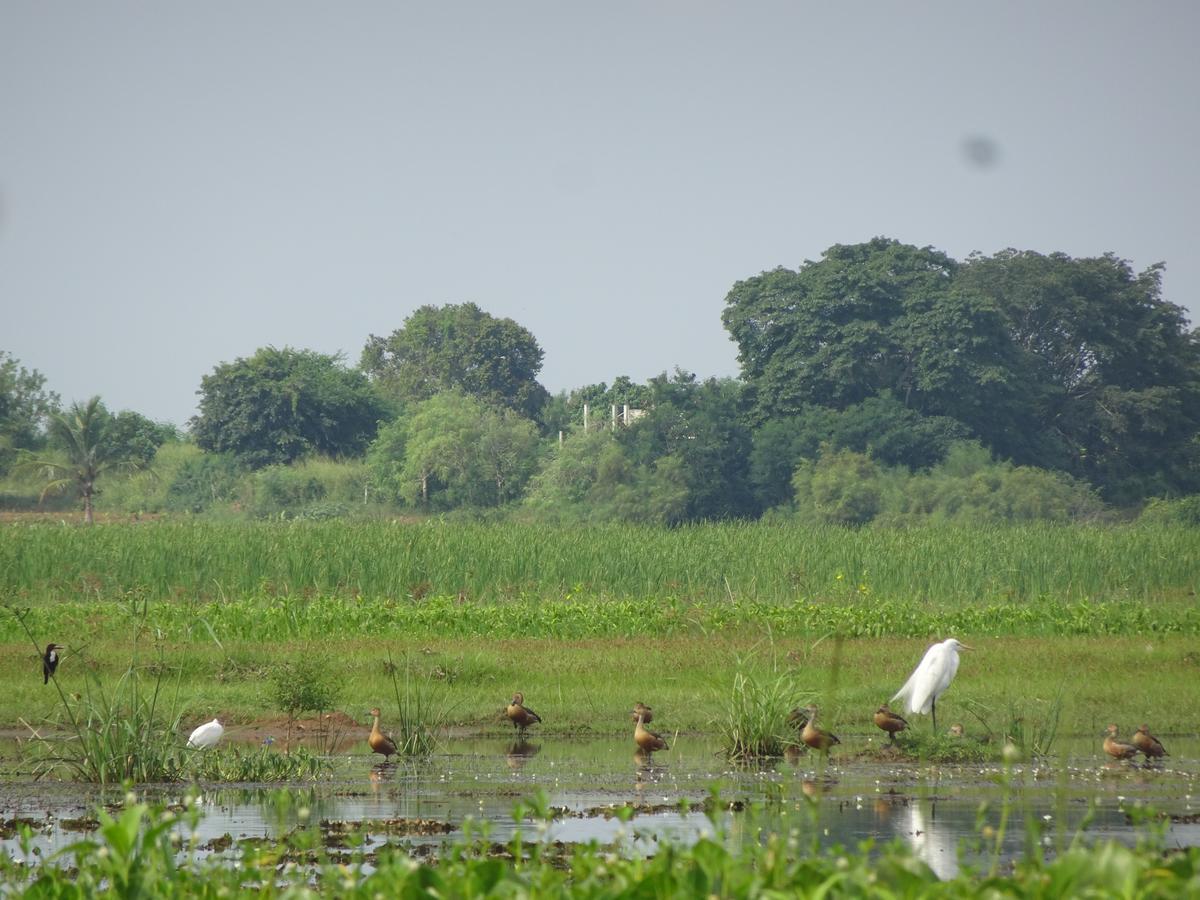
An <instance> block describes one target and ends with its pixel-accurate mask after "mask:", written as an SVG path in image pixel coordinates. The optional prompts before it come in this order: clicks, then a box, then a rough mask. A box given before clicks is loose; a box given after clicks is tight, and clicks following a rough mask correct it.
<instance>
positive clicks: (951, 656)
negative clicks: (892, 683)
mask: <svg viewBox="0 0 1200 900" xmlns="http://www.w3.org/2000/svg"><path fill="white" fill-rule="evenodd" d="M971 649H973V648H972V647H968V646H967V645H966V644H964V643H962V642H960V641H957V640H955V639H954V638H949V639H948V640H945V641H942V642H941V643H940V644H934V645H933V646H932V647H930V648H929V649H928V650H926V651H925V656H924V657H923V658H922V659H921V662H920V663H919V664H918V665H917V668H916V669H914V670H913V673H912V675H910V676H909V677H908V681H906V682H904V687H902V688H900V690H898V691H896V696H894V697H893V698H892V702H893V703H895V702H896V701H897V700H901V699H903V700H904V701H905V703H906V704H907V706H906V708H907V709H908V711H909V712H910V713H920V714H921V715H925V714H926V713H930V712H932V713H933V727H934V730H937V698H938V697H940V696H942V694H943V693H945V691H946V688H948V687H950V682H951V681H953V680H954V673H955V672H957V671H958V651H959V650H971Z"/></svg>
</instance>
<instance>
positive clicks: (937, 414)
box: [723, 238, 1200, 502]
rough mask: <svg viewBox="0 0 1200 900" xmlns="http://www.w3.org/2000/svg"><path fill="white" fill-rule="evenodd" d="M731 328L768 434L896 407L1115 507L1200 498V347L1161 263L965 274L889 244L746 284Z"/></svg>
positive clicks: (829, 256)
mask: <svg viewBox="0 0 1200 900" xmlns="http://www.w3.org/2000/svg"><path fill="white" fill-rule="evenodd" d="M723 318H724V321H725V324H726V327H727V328H728V329H729V331H730V333H731V334H732V335H733V337H734V339H735V340H736V341H737V343H738V347H739V358H740V360H741V363H742V369H743V374H744V378H745V380H746V382H747V386H748V388H749V390H750V391H751V392H752V396H753V404H752V406H751V414H752V420H753V422H754V424H755V425H756V426H762V425H764V424H766V423H768V422H772V421H779V420H792V421H800V420H802V419H807V420H809V421H810V422H816V421H817V420H819V419H820V418H821V417H822V416H823V415H826V413H824V412H823V411H830V410H831V411H834V412H837V413H848V412H849V411H851V410H853V409H855V408H856V407H858V408H862V407H861V405H862V404H864V403H865V402H866V401H868V400H870V399H873V398H891V399H892V400H894V401H896V402H899V403H900V404H901V405H902V406H903V408H904V409H906V410H911V411H913V412H915V413H917V414H919V415H920V416H921V417H923V418H924V419H933V420H935V421H936V422H942V421H944V420H953V421H955V422H958V423H962V425H963V426H965V427H966V428H967V429H968V430H969V434H970V435H971V436H974V437H976V438H978V439H979V440H981V441H982V442H983V443H984V445H985V446H987V447H988V448H989V449H990V450H991V451H992V452H994V453H996V454H997V455H998V456H999V457H1001V458H1002V459H1011V460H1013V461H1014V462H1016V463H1018V464H1021V465H1033V466H1038V467H1042V468H1051V469H1060V470H1063V471H1066V472H1068V473H1070V474H1072V475H1074V476H1077V477H1081V478H1085V479H1086V480H1088V481H1089V482H1090V483H1091V484H1093V485H1096V486H1098V487H1100V488H1101V489H1103V490H1104V492H1105V496H1106V497H1108V498H1109V499H1110V500H1116V501H1118V502H1129V501H1135V500H1138V499H1140V498H1142V497H1145V496H1148V495H1152V494H1161V493H1180V492H1189V491H1195V490H1197V489H1200V463H1198V460H1197V451H1198V450H1200V441H1198V440H1197V435H1198V433H1200V341H1198V339H1197V335H1196V333H1195V332H1190V331H1189V330H1188V328H1187V321H1186V319H1185V318H1184V315H1183V311H1182V309H1180V308H1179V307H1177V306H1174V305H1172V304H1170V303H1166V302H1164V301H1163V300H1162V298H1161V267H1157V266H1155V267H1152V268H1151V269H1148V270H1147V271H1145V272H1143V273H1141V274H1137V275H1135V274H1134V273H1133V271H1132V270H1131V269H1130V267H1129V266H1128V264H1127V263H1125V262H1124V261H1122V260H1120V259H1117V258H1116V257H1114V256H1112V255H1106V256H1103V257H1097V258H1092V259H1072V258H1070V257H1068V256H1066V255H1064V254H1051V255H1050V256H1043V255H1041V254H1037V253H1029V252H1018V251H1015V250H1009V251H1005V252H1003V253H1000V254H997V255H996V256H994V257H983V256H976V257H973V258H972V259H971V260H969V261H968V262H967V263H964V264H959V263H957V262H955V261H954V260H952V259H950V258H949V257H947V256H946V255H945V254H942V253H940V252H938V251H936V250H933V249H931V248H928V247H926V248H917V247H913V246H909V245H905V244H900V243H898V242H896V241H892V240H889V239H886V238H876V239H874V240H872V241H869V242H867V243H864V244H856V245H850V246H843V245H837V246H834V247H831V248H830V249H829V250H827V251H826V252H825V253H824V254H823V255H822V258H821V259H820V260H819V261H817V262H808V263H805V264H804V266H802V267H801V268H800V270H798V271H795V272H793V271H789V270H786V269H776V270H774V271H772V272H765V273H763V274H762V275H759V276H756V277H754V278H750V279H747V280H745V281H741V282H738V283H737V284H736V285H734V287H733V289H732V290H731V291H730V292H729V294H728V296H727V298H726V308H725V311H724V314H723ZM892 418H894V416H893V417H892ZM922 428H926V426H924V425H923V426H922ZM826 430H827V431H832V430H833V428H832V426H829V427H827V428H826ZM904 430H907V431H909V434H910V435H911V434H912V433H913V432H911V430H908V429H904ZM931 434H932V436H933V437H935V438H937V439H938V440H940V441H941V442H942V443H943V445H944V439H945V438H946V437H949V436H958V433H957V431H956V429H954V428H949V429H948V428H946V427H943V425H941V424H937V425H935V427H934V428H933V429H932V432H931ZM939 435H940V437H938V436H939ZM764 437H765V438H769V439H770V441H771V442H773V443H774V444H776V445H778V444H779V443H780V440H781V439H782V438H783V435H782V434H781V433H780V432H779V431H778V429H775V430H774V431H772V432H765V433H764ZM829 437H830V438H832V437H833V435H832V434H830V435H829ZM906 441H907V439H906ZM859 443H860V445H861V442H859ZM872 443H873V444H875V445H876V446H878V442H877V441H876V440H874V439H873V440H872ZM909 443H911V442H909ZM838 444H840V445H841V446H844V447H850V448H855V449H860V448H861V449H866V448H865V447H860V446H856V444H855V442H853V441H847V442H841V441H839V442H836V443H835V445H838ZM913 449H915V448H913V447H911V446H910V447H909V449H908V450H907V451H906V453H908V454H909V455H910V456H912V455H913V454H912V450H913ZM916 455H917V456H919V455H920V454H916ZM926 461H928V460H926ZM766 468H772V467H766ZM766 468H764V466H763V465H761V464H760V465H759V466H758V469H759V471H760V472H763V473H764V474H765V475H766V478H765V481H764V482H763V483H764V484H768V483H769V485H773V487H771V486H768V488H767V490H766V494H767V495H772V496H777V495H778V493H779V488H780V485H781V481H780V478H779V474H780V473H779V472H778V471H770V472H767V471H766ZM773 468H774V469H778V467H773Z"/></svg>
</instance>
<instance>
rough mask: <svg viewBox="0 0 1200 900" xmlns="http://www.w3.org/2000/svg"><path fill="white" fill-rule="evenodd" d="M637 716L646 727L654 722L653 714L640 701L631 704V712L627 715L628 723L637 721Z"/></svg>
mask: <svg viewBox="0 0 1200 900" xmlns="http://www.w3.org/2000/svg"><path fill="white" fill-rule="evenodd" d="M638 716H641V717H642V721H643V722H645V723H646V724H647V725H649V724H650V723H651V722H653V721H654V713H653V712H652V711H651V709H650V707H648V706H647V705H646V704H645V703H642V702H641V701H638V702H637V703H635V704H633V712H631V713H630V714H629V721H630V722H636V721H637V720H638Z"/></svg>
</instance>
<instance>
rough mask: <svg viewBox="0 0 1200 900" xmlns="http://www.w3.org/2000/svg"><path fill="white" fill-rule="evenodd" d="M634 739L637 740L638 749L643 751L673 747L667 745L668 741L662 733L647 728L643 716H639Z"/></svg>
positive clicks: (648, 751) (650, 751) (634, 730)
mask: <svg viewBox="0 0 1200 900" xmlns="http://www.w3.org/2000/svg"><path fill="white" fill-rule="evenodd" d="M633 739H634V741H636V742H637V745H638V749H639V750H641V751H642V752H643V753H653V752H654V751H655V750H670V749H671V748H670V747H668V746H667V742H666V741H664V740H663V739H662V736H661V735H657V734H655V733H654V732H653V731H649V730H648V729H647V728H646V726H645V725H644V724H643V720H642V717H641V716H638V717H637V725H636V726H635V727H634V729H633Z"/></svg>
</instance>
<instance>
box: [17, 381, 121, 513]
mask: <svg viewBox="0 0 1200 900" xmlns="http://www.w3.org/2000/svg"><path fill="white" fill-rule="evenodd" d="M107 421H108V412H107V410H105V408H104V404H102V403H101V402H100V398H99V396H96V397H93V398H92V399H91V400H88V401H87V402H86V403H79V402H78V401H77V402H75V403H72V404H71V408H70V409H68V410H67V411H66V412H65V413H53V414H51V416H50V419H49V428H48V431H49V434H50V438H51V440H52V442H53V443H55V444H58V445H59V446H61V447H62V450H63V456H64V458H62V459H29V460H27V461H26V463H25V465H26V466H29V467H34V468H38V469H41V471H42V473H43V474H44V475H45V477H46V478H47V479H49V480H48V481H47V483H46V486H45V487H44V488H43V489H42V496H41V499H42V500H45V499H46V495H47V494H49V493H50V492H51V491H63V490H66V489H67V488H69V487H72V486H73V487H74V488H75V489H76V490H77V491H78V492H79V495H80V496H81V497H82V498H83V519H84V521H85V522H86V523H87V524H88V525H91V524H92V522H93V521H94V516H93V498H94V497H95V496H96V494H97V493H98V491H97V490H96V480H97V479H98V478H99V477H100V476H101V475H103V474H105V473H106V472H132V471H136V470H137V469H139V468H141V467H142V465H143V464H142V462H141V460H139V459H137V458H134V457H132V456H130V453H129V450H128V448H126V447H124V446H122V445H120V444H115V443H112V442H110V441H107V440H106V439H105V434H104V426H105V423H106V422H107Z"/></svg>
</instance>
